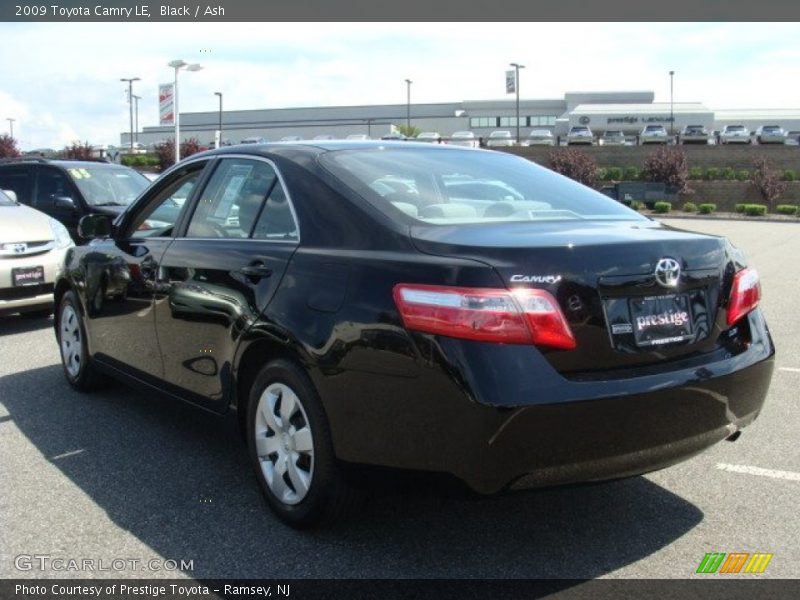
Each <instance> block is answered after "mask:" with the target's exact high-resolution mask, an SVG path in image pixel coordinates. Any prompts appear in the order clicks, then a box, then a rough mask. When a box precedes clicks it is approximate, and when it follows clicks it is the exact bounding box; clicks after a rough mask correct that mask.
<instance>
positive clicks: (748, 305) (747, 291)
mask: <svg viewBox="0 0 800 600" xmlns="http://www.w3.org/2000/svg"><path fill="white" fill-rule="evenodd" d="M759 300H761V282H760V280H759V278H758V271H756V270H755V269H750V268H746V269H742V270H741V271H739V272H738V273H736V274H735V275H734V276H733V285H731V299H730V302H728V325H733V324H734V323H736V322H737V321H738V320H739V319H741V318H742V317H743V316H745V315H746V314H747V313H749V312H750V311H751V310H753V309H754V308H755V307H756V306H758V301H759Z"/></svg>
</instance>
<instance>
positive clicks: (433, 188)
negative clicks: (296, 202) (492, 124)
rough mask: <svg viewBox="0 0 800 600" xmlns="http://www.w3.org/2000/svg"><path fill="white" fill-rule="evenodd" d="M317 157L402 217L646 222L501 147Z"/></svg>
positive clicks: (368, 197)
mask: <svg viewBox="0 0 800 600" xmlns="http://www.w3.org/2000/svg"><path fill="white" fill-rule="evenodd" d="M320 161H321V163H322V165H323V166H324V167H325V168H326V169H328V170H329V171H331V172H332V173H333V174H334V175H335V176H337V177H338V178H339V179H340V180H341V181H343V182H344V183H345V184H346V185H347V186H348V187H350V188H351V189H353V190H354V191H355V192H356V193H358V194H359V195H360V196H362V197H363V198H365V199H366V200H368V201H369V202H370V203H372V204H373V205H374V206H375V207H377V208H378V209H379V210H381V211H382V212H384V213H385V214H387V215H389V216H390V217H393V218H395V219H398V220H401V221H407V219H408V217H411V218H413V219H415V220H417V221H420V222H424V223H432V224H440V225H452V224H472V223H489V222H497V221H506V222H508V221H539V220H581V219H604V220H612V219H614V220H616V219H624V220H643V221H644V220H646V218H645V217H642V216H641V215H639V214H638V213H637V212H635V211H632V210H630V209H629V208H626V207H625V206H623V205H622V204H620V203H618V202H616V201H615V200H612V199H610V198H608V197H607V196H604V195H603V194H600V193H599V192H596V191H594V190H592V189H590V188H588V187H585V186H583V185H581V184H579V183H576V182H574V181H572V180H571V179H567V178H566V177H562V176H560V175H557V174H556V173H554V172H553V171H551V170H549V169H546V168H544V167H540V166H538V165H536V164H535V163H533V162H531V161H529V160H526V159H524V158H520V157H517V156H513V155H509V154H503V153H499V152H490V151H485V152H474V151H472V152H470V151H466V150H456V149H455V148H431V149H424V148H381V147H376V148H362V149H355V150H337V151H331V152H327V153H325V154H324V155H323V156H322V157H321V158H320Z"/></svg>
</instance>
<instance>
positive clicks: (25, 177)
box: [0, 167, 33, 204]
mask: <svg viewBox="0 0 800 600" xmlns="http://www.w3.org/2000/svg"><path fill="white" fill-rule="evenodd" d="M32 188H33V171H32V170H31V168H30V167H15V168H6V169H0V189H3V190H11V191H13V192H14V193H15V194H16V195H17V200H18V201H19V202H21V203H22V204H30V203H31V191H32Z"/></svg>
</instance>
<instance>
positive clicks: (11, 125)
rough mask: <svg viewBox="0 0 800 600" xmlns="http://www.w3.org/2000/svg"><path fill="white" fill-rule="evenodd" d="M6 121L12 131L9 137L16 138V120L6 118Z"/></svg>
mask: <svg viewBox="0 0 800 600" xmlns="http://www.w3.org/2000/svg"><path fill="white" fill-rule="evenodd" d="M6 121H8V128H9V129H10V132H9V135H10V136H11V137H12V138H13V137H14V121H16V119H12V118H10V117H6Z"/></svg>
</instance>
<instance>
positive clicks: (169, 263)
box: [155, 156, 300, 411]
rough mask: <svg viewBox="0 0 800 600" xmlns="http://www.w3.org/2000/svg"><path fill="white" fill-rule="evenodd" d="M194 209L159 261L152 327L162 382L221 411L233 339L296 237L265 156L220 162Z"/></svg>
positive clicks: (266, 293)
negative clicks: (161, 363) (156, 343)
mask: <svg viewBox="0 0 800 600" xmlns="http://www.w3.org/2000/svg"><path fill="white" fill-rule="evenodd" d="M193 208H194V210H193V214H192V215H191V217H190V218H189V219H188V222H187V224H186V226H185V228H184V229H185V233H184V234H183V235H179V236H177V237H176V239H175V241H174V242H173V243H172V244H171V245H170V247H169V248H168V249H167V251H166V252H165V253H164V256H163V258H162V259H161V262H160V265H159V270H158V281H157V292H156V299H155V313H156V317H155V318H156V326H157V332H158V339H159V344H160V346H161V352H162V356H163V361H164V376H165V378H166V380H167V381H169V382H170V383H172V384H174V385H177V386H178V387H179V388H180V389H181V394H182V396H183V397H184V398H186V399H187V400H189V401H192V402H195V403H197V404H201V405H203V406H205V407H207V408H210V409H212V410H218V411H222V410H224V408H225V406H226V400H227V398H226V390H227V389H228V383H229V382H230V376H231V361H232V359H233V355H234V352H235V349H236V346H237V344H238V342H239V339H240V337H241V335H242V334H243V333H244V332H245V331H247V329H248V328H249V326H250V325H251V324H252V323H253V321H254V320H255V319H256V317H257V316H258V315H259V314H260V313H261V312H262V311H263V310H264V309H265V307H266V306H267V303H268V302H269V301H270V299H271V298H272V296H273V294H274V293H275V290H276V289H277V287H278V284H279V283H280V280H281V278H282V276H283V273H284V271H285V269H286V265H287V263H288V261H289V259H290V258H291V255H292V253H293V252H294V251H295V249H296V248H297V245H298V243H299V239H300V238H299V231H298V226H297V221H296V218H295V216H294V211H293V208H292V206H291V201H290V199H289V195H288V193H287V190H286V187H285V185H284V182H283V181H282V180H281V178H280V176H279V173H278V171H277V169H276V167H275V164H274V163H272V162H271V161H269V160H266V159H261V158H256V157H252V156H231V157H225V158H221V159H219V160H218V161H217V162H216V164H215V165H214V170H213V174H211V175H210V176H209V178H208V184H207V185H206V186H205V188H204V189H203V190H202V192H200V193H199V194H198V195H197V197H196V198H195V203H194V207H193Z"/></svg>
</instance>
